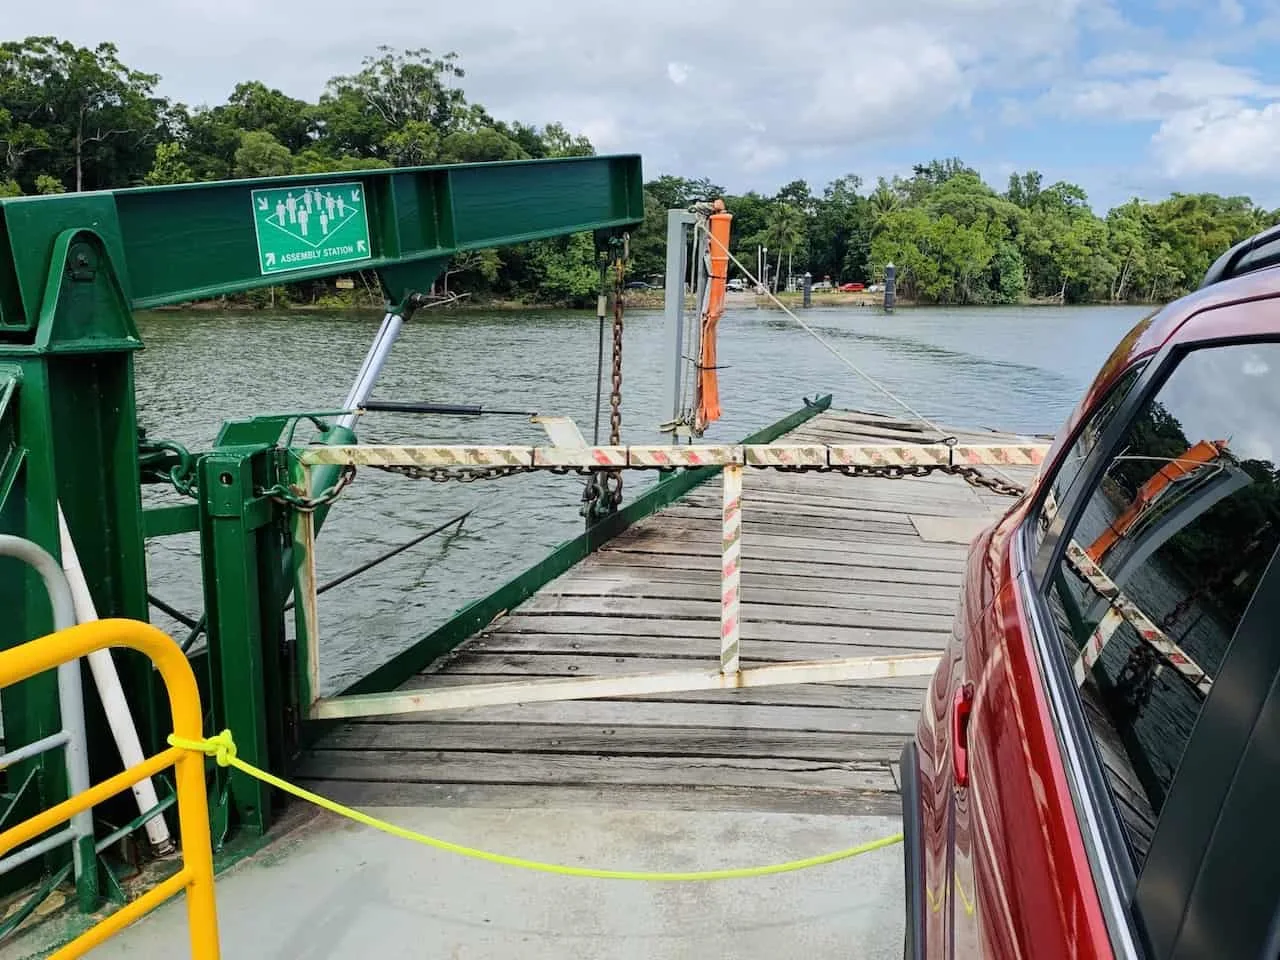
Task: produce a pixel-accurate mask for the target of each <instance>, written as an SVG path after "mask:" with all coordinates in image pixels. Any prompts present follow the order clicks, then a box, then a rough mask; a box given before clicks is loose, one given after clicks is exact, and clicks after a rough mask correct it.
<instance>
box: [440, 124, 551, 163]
mask: <svg viewBox="0 0 1280 960" xmlns="http://www.w3.org/2000/svg"><path fill="white" fill-rule="evenodd" d="M528 156H529V155H528V154H527V153H525V152H524V150H522V149H521V148H520V144H518V143H516V142H515V141H514V140H512V139H511V138H510V137H508V136H505V135H503V134H502V133H500V132H498V131H497V130H495V129H494V128H493V127H481V128H480V129H478V130H455V131H454V132H453V133H451V134H449V135H448V136H447V137H445V138H444V139H443V140H442V141H441V142H440V162H441V163H481V162H484V161H487V160H525V159H527V158H528Z"/></svg>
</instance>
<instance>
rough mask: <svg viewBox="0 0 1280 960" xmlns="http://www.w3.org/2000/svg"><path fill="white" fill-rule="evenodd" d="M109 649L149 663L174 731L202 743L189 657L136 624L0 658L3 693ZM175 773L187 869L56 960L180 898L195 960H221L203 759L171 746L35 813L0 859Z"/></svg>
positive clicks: (9, 833) (4, 838)
mask: <svg viewBox="0 0 1280 960" xmlns="http://www.w3.org/2000/svg"><path fill="white" fill-rule="evenodd" d="M107 647H128V648H129V649H131V650H137V651H138V652H139V653H141V654H143V655H144V656H146V657H148V658H150V660H151V662H152V663H153V664H154V665H155V667H156V669H157V671H159V673H160V677H161V679H162V680H164V685H165V689H166V691H167V692H168V694H169V709H170V711H171V712H172V714H173V730H174V733H175V734H176V735H177V736H179V737H184V738H187V739H192V740H199V739H200V738H201V737H202V736H203V715H202V711H201V709H200V693H199V691H198V690H197V689H196V678H195V675H194V674H192V672H191V665H190V663H188V662H187V657H186V654H184V653H183V652H182V650H181V649H179V647H178V645H177V644H176V643H175V642H174V641H173V640H172V639H171V638H170V637H168V636H167V635H165V634H164V633H162V632H161V631H159V630H157V629H156V628H155V627H153V626H151V625H149V624H146V623H141V622H139V621H136V620H98V621H95V622H93V623H83V624H80V625H79V626H77V627H71V628H69V629H67V630H60V631H58V632H57V633H51V634H49V635H48V636H45V637H41V638H40V639H38V640H32V641H31V642H30V643H25V644H23V645H22V646H20V647H14V648H13V649H12V650H5V651H4V652H0V687H7V686H9V685H11V684H14V683H18V682H20V681H22V680H25V679H27V678H28V677H31V676H34V675H36V674H37V673H42V672H44V671H45V670H52V669H54V668H55V667H57V666H58V665H59V664H61V663H66V662H68V661H70V660H75V659H78V658H80V657H84V656H88V655H89V654H90V653H93V652H94V651H95V650H103V649H106V648H107ZM170 766H172V767H173V768H174V778H175V780H176V783H177V789H178V827H179V830H180V831H181V836H182V869H181V870H179V871H178V872H177V873H176V874H174V875H173V876H172V877H169V878H168V879H167V880H165V881H164V882H163V883H161V884H159V885H157V886H156V887H153V888H152V889H151V890H149V891H147V893H145V894H143V895H142V896H141V897H139V898H138V899H137V900H134V901H133V902H132V903H129V904H126V905H125V906H123V907H121V908H120V909H119V910H117V911H116V912H115V913H113V914H111V915H110V916H109V917H107V918H106V919H105V920H103V921H102V922H100V923H98V924H97V925H96V926H93V927H91V928H90V929H88V930H86V931H85V932H84V933H82V934H81V935H80V936H79V937H77V938H76V939H75V940H73V941H72V942H71V943H69V944H67V945H66V946H65V947H63V948H62V949H60V950H58V951H57V952H56V953H54V954H53V956H52V957H51V958H50V960H72V958H74V957H82V956H84V955H85V954H86V953H88V952H89V951H90V950H92V949H93V948H94V947H96V946H98V945H99V944H101V943H103V942H104V941H105V940H107V939H108V938H110V937H111V936H113V935H114V934H116V933H118V932H119V931H121V930H123V929H124V928H125V927H127V926H128V925H129V924H131V923H133V922H134V921H135V920H138V919H139V918H141V917H143V916H144V915H146V914H147V913H150V912H151V911H152V910H154V909H155V908H156V907H158V906H160V904H162V903H164V902H165V901H166V900H168V899H169V898H170V897H172V896H174V895H175V894H177V893H178V892H180V891H182V890H185V891H186V893H187V923H188V926H189V928H190V933H191V957H192V960H218V956H219V951H218V914H217V907H216V904H215V901H214V891H213V850H212V846H211V844H210V840H209V810H208V805H207V803H206V800H205V779H204V757H203V756H201V755H200V754H198V753H194V752H191V751H189V750H182V749H178V748H176V747H170V748H169V749H168V750H165V751H163V752H161V753H158V754H156V755H155V756H154V757H151V758H150V759H148V760H145V761H143V762H142V763H140V764H137V765H136V766H133V767H130V768H129V769H128V770H126V771H124V772H123V773H118V774H116V775H115V776H114V777H111V778H110V779H108V780H104V781H103V782H102V783H99V784H97V785H95V786H93V787H91V788H90V789H89V790H87V791H85V792H84V793H81V794H79V795H78V796H74V797H71V798H69V799H67V800H65V801H63V802H62V803H59V804H58V805H56V806H54V807H51V808H49V809H48V810H45V811H43V812H41V813H38V814H36V815H35V816H33V817H31V818H30V819H29V820H25V821H23V822H22V823H19V824H17V825H15V826H13V827H10V828H9V829H8V830H6V831H4V832H3V833H0V856H4V855H5V854H6V853H8V852H9V851H11V850H13V849H14V848H15V847H18V846H20V845H21V844H23V843H25V842H26V841H28V840H31V839H32V838H34V837H37V836H39V835H40V834H42V833H44V832H46V831H47V830H49V829H50V828H51V827H54V826H56V825H57V824H59V823H62V822H63V821H65V820H69V819H70V818H71V817H72V816H74V815H75V814H77V813H80V812H81V811H84V810H87V809H89V808H90V807H92V806H94V805H95V804H99V803H101V802H102V801H104V800H106V799H107V798H109V797H112V796H115V795H116V794H117V793H120V792H122V791H124V790H127V789H128V788H129V787H131V786H133V785H134V784H135V783H137V782H138V781H139V780H142V779H143V778H145V777H149V776H152V775H154V774H155V773H157V772H159V771H160V770H163V769H165V768H166V767H170Z"/></svg>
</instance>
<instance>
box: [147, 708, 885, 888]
mask: <svg viewBox="0 0 1280 960" xmlns="http://www.w3.org/2000/svg"><path fill="white" fill-rule="evenodd" d="M169 745H170V746H174V747H179V748H181V749H183V750H195V751H197V752H199V753H203V754H206V755H208V756H211V757H213V758H214V760H216V761H217V763H218V766H220V767H233V768H235V769H236V770H239V771H241V772H242V773H246V774H248V775H249V776H251V777H254V778H256V779H258V780H261V781H262V782H263V783H268V784H270V785H271V786H273V787H276V788H278V789H280V790H283V791H285V792H286V793H291V794H293V795H294V796H295V797H298V798H299V799H302V800H306V801H307V802H308V803H314V804H315V805H316V806H318V807H322V808H323V809H325V810H328V811H329V812H331V813H336V814H338V816H341V817H346V818H347V819H349V820H354V821H355V822H356V823H362V824H364V825H365V826H367V827H373V828H374V829H375V830H381V831H382V832H383V833H389V834H391V836H393V837H400V838H401V839H403V840H412V841H413V842H414V843H421V844H423V845H425V846H428V847H434V848H435V849H436V850H444V851H446V852H447V853H456V854H459V855H461V856H464V857H471V858H473V859H476V860H487V861H488V862H489V863H500V864H502V865H504V866H508V867H519V868H520V869H521V870H536V871H538V872H539V873H553V874H558V875H559V876H562V877H594V878H596V879H599V880H649V881H668V882H670V881H699V880H742V879H746V878H748V877H767V876H770V875H772V874H775V873H790V872H792V871H795V870H805V869H807V868H809V867H819V866H822V865H823V864H825V863H835V862H836V861H837V860H847V859H849V858H850V857H856V856H858V855H859V854H863V853H869V852H870V851H872V850H879V849H880V848H881V847H888V846H892V845H893V844H895V843H900V842H901V841H902V834H901V833H895V834H893V835H892V836H888V837H882V838H881V839H879V840H872V841H870V842H868V843H860V844H858V845H857V846H856V847H847V848H845V849H844V850H836V851H834V852H832V853H824V854H820V855H819V856H816V857H806V858H805V859H803V860H790V861H788V862H786V863H774V864H769V865H768V866H763V867H738V868H736V869H730V870H695V871H685V872H678V871H677V872H662V871H658V872H650V871H644V870H599V869H596V868H594V867H566V866H562V865H561V864H556V863H544V862H543V861H541V860H526V859H525V858H523V857H510V856H507V855H506V854H503V853H492V852H490V851H488V850H477V849H476V848H475V847H465V846H463V845H462V844H458V843H450V842H449V841H448V840H441V839H439V838H438V837H429V836H427V835H426V834H425V833H418V832H417V831H416V830H408V829H406V828H404V827H398V826H396V825H395V824H394V823H388V822H387V821H385V820H379V819H378V818H377V817H371V816H369V814H367V813H362V812H361V811H359V810H353V809H352V808H351V807H347V806H343V805H342V804H340V803H335V802H334V801H333V800H329V799H328V798H326V797H322V796H320V795H319V794H315V793H312V792H311V791H310V790H304V789H303V788H302V787H298V786H295V785H294V784H292V783H288V782H287V781H285V780H281V779H280V778H279V777H277V776H274V775H272V774H270V773H267V772H266V771H265V770H260V769H258V768H257V767H255V766H254V765H253V764H251V763H246V762H245V761H244V760H241V759H240V758H239V757H237V756H236V744H235V741H234V740H233V739H232V738H231V731H230V730H223V731H222V732H221V733H219V734H218V735H217V736H213V737H208V738H207V739H204V740H187V739H185V738H183V737H179V736H176V735H174V734H170V735H169Z"/></svg>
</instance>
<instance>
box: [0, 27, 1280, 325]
mask: <svg viewBox="0 0 1280 960" xmlns="http://www.w3.org/2000/svg"><path fill="white" fill-rule="evenodd" d="M463 77H464V72H463V70H462V68H461V67H460V65H459V63H458V59H457V57H456V55H455V54H452V53H449V54H446V55H444V56H436V55H435V54H433V53H432V52H431V51H429V50H408V51H404V52H399V51H395V50H391V49H389V48H381V49H380V50H379V51H378V53H377V55H376V56H372V57H368V58H366V59H365V61H364V62H363V64H362V65H361V67H360V69H359V70H358V71H356V72H355V73H353V74H351V75H349V76H338V77H334V78H333V79H331V80H330V81H329V83H328V84H327V85H326V87H325V90H324V92H323V93H322V94H321V96H320V98H319V100H318V101H317V102H316V103H308V102H306V101H304V100H298V99H295V98H293V97H290V96H288V95H286V94H284V93H282V92H281V91H279V90H273V89H270V88H269V87H267V86H266V85H264V84H262V83H260V82H258V81H246V82H243V83H239V84H237V85H236V87H235V89H234V90H233V91H232V92H231V95H230V96H229V97H228V99H227V102H226V103H224V104H219V105H216V106H208V105H202V106H197V107H194V108H188V107H187V106H185V105H183V104H180V103H172V102H170V101H169V100H167V99H165V98H163V97H160V96H157V95H156V93H155V88H156V86H157V84H158V83H159V80H160V78H159V77H157V76H155V75H154V74H148V73H142V72H139V71H137V70H133V69H132V68H130V67H128V66H126V65H125V64H123V63H121V62H120V60H119V59H118V57H117V51H116V48H115V47H114V46H112V45H111V44H101V45H99V46H97V47H95V48H93V49H86V48H80V47H76V46H75V45H74V44H71V43H68V42H65V41H59V40H57V39H55V38H53V37H29V38H27V39H26V40H23V41H13V42H6V43H2V44H0V196H11V195H17V194H24V193H25V194H34V193H57V192H62V191H68V190H91V189H99V188H110V187H121V186H135V185H141V184H153V185H154V184H167V183H179V182H186V181H192V180H217V179H227V178H236V177H258V176H277V175H281V174H290V173H293V174H308V173H319V172H323V171H331V170H356V169H369V168H371V167H388V166H410V165H419V164H429V163H461V162H469V161H484V160H516V159H524V158H536V157H561V156H581V155H590V154H592V153H593V152H594V151H593V148H592V145H591V143H590V142H589V141H588V140H587V139H586V138H585V137H582V136H575V135H573V134H572V133H570V132H569V131H568V130H566V129H565V128H564V127H563V126H561V125H560V124H554V123H553V124H548V125H547V126H545V127H541V128H539V127H536V126H530V125H526V124H522V123H507V122H504V121H500V120H496V119H495V118H493V117H492V116H491V115H490V114H489V113H488V112H487V111H486V110H485V109H484V107H482V106H480V105H478V104H475V103H471V102H469V101H468V100H467V98H466V96H465V94H464V92H463V90H462V88H461V87H460V86H459V82H460V81H461V80H462V79H463ZM863 187H864V185H863V183H862V181H861V180H860V179H859V178H858V177H857V176H853V175H850V176H844V177H840V178H839V179H837V180H835V181H833V182H832V183H830V184H828V185H827V186H826V187H825V188H823V190H822V191H821V193H819V194H815V193H814V192H813V191H812V190H811V189H810V187H809V185H808V184H807V183H805V182H804V181H803V180H796V181H793V182H791V183H788V184H786V185H785V186H784V187H782V189H780V190H779V191H778V192H777V193H776V194H774V195H772V196H765V195H762V194H759V193H755V192H751V193H747V194H744V195H741V196H728V195H726V194H725V191H724V190H723V189H722V188H720V187H718V186H716V185H715V184H713V183H711V182H710V181H708V180H698V179H686V178H683V177H676V176H662V177H659V178H658V179H656V180H654V181H652V182H650V183H648V184H646V185H645V223H644V225H643V226H642V227H641V228H640V229H639V230H638V231H637V234H636V236H635V237H634V238H633V240H634V242H633V245H632V250H633V263H632V267H631V270H632V276H637V277H640V278H642V279H659V280H660V278H661V274H662V272H663V269H664V264H665V260H664V249H663V248H664V244H665V236H666V217H665V211H666V210H667V209H669V208H672V207H684V206H687V205H688V204H689V203H691V202H693V201H694V200H699V199H711V198H714V197H723V198H724V200H725V202H726V204H727V206H728V208H729V210H730V211H731V212H732V213H733V215H734V224H733V237H734V242H733V249H734V253H735V254H736V256H738V257H739V258H740V260H741V261H742V263H743V264H744V265H746V267H747V268H748V269H750V270H752V271H754V270H755V269H756V263H757V250H758V248H760V247H767V248H768V251H769V258H768V259H769V277H770V279H771V282H772V284H773V285H774V286H777V285H778V283H779V281H780V280H781V281H784V282H785V279H786V276H785V274H786V272H787V270H788V269H790V270H792V271H793V272H794V273H803V272H805V271H808V272H809V273H811V274H812V275H813V276H814V278H815V279H817V280H823V279H827V280H830V281H831V282H833V283H838V282H846V281H862V282H872V281H875V280H878V279H880V278H881V277H882V276H883V273H884V267H885V265H886V264H888V263H890V262H892V263H894V264H896V266H897V269H898V278H899V289H900V291H901V293H902V295H903V296H904V297H905V298H908V299H917V300H922V301H931V302H942V303H1013V302H1018V301H1022V300H1026V299H1043V300H1059V301H1063V302H1086V301H1093V302H1097V301H1126V300H1156V301H1159V300H1166V299H1169V298H1172V297H1174V296H1177V295H1179V294H1180V293H1182V292H1184V291H1186V290H1188V289H1191V288H1193V287H1194V286H1196V284H1197V283H1198V282H1199V279H1200V277H1201V276H1202V275H1203V274H1204V271H1205V270H1206V269H1207V268H1208V266H1209V264H1210V263H1211V262H1212V260H1213V259H1214V257H1216V256H1217V255H1218V254H1219V253H1220V252H1221V251H1222V250H1224V249H1225V248H1226V247H1227V246H1229V245H1230V244H1231V243H1234V242H1235V241H1238V240H1240V239H1243V238H1244V237H1246V236H1248V235H1250V234H1251V233H1253V232H1256V231H1257V230H1258V229H1260V228H1262V227H1263V226H1266V225H1268V224H1270V223H1272V222H1274V221H1275V220H1276V214H1267V213H1265V212H1264V211H1262V210H1260V209H1258V208H1257V207H1256V206H1254V204H1253V203H1252V202H1251V201H1250V200H1249V199H1248V198H1247V197H1220V196H1216V195H1213V194H1196V195H1180V194H1175V195H1174V196H1172V197H1170V198H1168V199H1166V200H1163V201H1160V202H1158V203H1146V202H1142V201H1139V200H1133V201H1130V202H1129V203H1126V204H1124V205H1123V206H1120V207H1117V208H1115V209H1114V210H1112V211H1110V212H1109V213H1108V214H1107V215H1106V217H1105V218H1099V217H1098V216H1097V215H1096V214H1095V213H1094V212H1093V211H1092V209H1091V208H1090V207H1089V204H1088V198H1087V197H1086V196H1085V193H1084V191H1083V190H1082V189H1080V188H1079V187H1077V186H1075V185H1073V184H1068V183H1055V184H1051V185H1047V186H1046V185H1045V184H1043V182H1042V178H1041V176H1040V174H1039V173H1036V172H1035V171H1031V172H1028V173H1023V174H1020V175H1019V174H1015V175H1014V176H1012V177H1011V178H1010V180H1009V183H1008V185H1007V188H1006V189H1005V191H1004V192H1003V193H1001V192H998V191H997V190H995V189H993V188H992V187H990V186H988V185H987V184H986V183H984V182H983V181H982V178H981V177H980V176H979V175H978V174H977V172H976V171H974V170H972V169H970V168H968V167H966V166H965V165H964V164H963V163H961V162H960V161H959V160H947V161H937V160H935V161H932V162H930V163H928V164H921V165H918V166H916V167H915V168H914V169H913V171H912V173H911V176H909V177H905V178H904V177H894V178H893V179H892V180H885V179H883V178H882V179H880V180H879V181H878V182H877V183H876V185H875V187H874V188H871V189H868V190H864V189H863ZM734 272H735V273H737V271H736V270H735V271H734ZM598 277H599V274H598V271H597V268H596V265H595V252H594V250H593V248H592V243H591V240H590V238H589V237H574V238H569V239H565V240H560V241H546V242H539V243H534V244H528V245H525V246H523V247H521V248H516V249H510V250H502V251H498V252H496V253H493V254H485V255H475V254H472V255H468V256H467V257H465V258H460V259H459V261H458V262H456V263H454V264H452V265H451V267H450V269H449V272H448V275H447V276H445V277H443V278H442V284H443V285H444V286H445V287H446V288H449V289H453V290H466V291H471V292H476V293H481V294H489V295H494V296H501V297H512V298H531V297H532V298H547V299H552V300H557V301H568V302H586V301H589V300H590V299H592V298H593V296H594V292H595V289H596V285H597V283H598ZM289 295H290V296H292V297H294V298H295V299H297V298H314V297H315V296H316V295H317V294H316V290H315V285H314V284H308V285H306V287H305V289H303V288H302V287H299V288H297V289H293V288H290V291H289Z"/></svg>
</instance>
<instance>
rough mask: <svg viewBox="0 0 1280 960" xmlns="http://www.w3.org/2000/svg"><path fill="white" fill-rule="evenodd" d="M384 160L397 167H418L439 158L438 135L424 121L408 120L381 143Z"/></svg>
mask: <svg viewBox="0 0 1280 960" xmlns="http://www.w3.org/2000/svg"><path fill="white" fill-rule="evenodd" d="M382 147H383V152H384V153H385V154H386V158H387V159H388V160H389V161H391V163H393V164H395V165H396V166H397V167H418V166H423V165H425V164H428V163H434V162H435V161H436V160H437V159H439V157H440V133H439V131H438V130H436V128H435V127H433V126H432V125H431V124H430V123H428V122H427V121H425V120H409V121H408V122H406V123H405V124H404V126H402V127H401V128H400V129H399V130H395V131H392V132H391V133H389V134H387V136H386V137H385V138H384V139H383V141H382Z"/></svg>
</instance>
